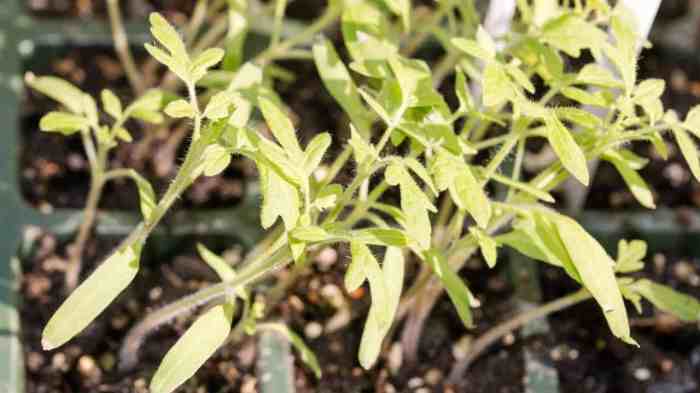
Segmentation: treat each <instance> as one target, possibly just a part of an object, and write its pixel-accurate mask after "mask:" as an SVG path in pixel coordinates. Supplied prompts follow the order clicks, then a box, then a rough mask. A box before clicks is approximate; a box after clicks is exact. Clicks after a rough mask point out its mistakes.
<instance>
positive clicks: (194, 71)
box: [190, 48, 225, 82]
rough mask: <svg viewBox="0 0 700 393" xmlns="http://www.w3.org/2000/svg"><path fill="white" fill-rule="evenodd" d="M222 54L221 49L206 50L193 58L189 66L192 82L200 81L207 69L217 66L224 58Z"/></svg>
mask: <svg viewBox="0 0 700 393" xmlns="http://www.w3.org/2000/svg"><path fill="white" fill-rule="evenodd" d="M224 53H225V52H224V50H223V49H221V48H208V49H206V50H205V51H204V52H202V53H200V54H199V55H198V56H197V57H195V58H194V60H193V61H192V65H191V66H190V75H191V78H192V79H191V80H192V82H197V81H198V80H200V79H202V77H203V76H204V75H205V74H206V73H207V71H208V70H209V68H211V67H213V66H215V65H217V64H219V62H220V61H221V60H222V59H223V58H224Z"/></svg>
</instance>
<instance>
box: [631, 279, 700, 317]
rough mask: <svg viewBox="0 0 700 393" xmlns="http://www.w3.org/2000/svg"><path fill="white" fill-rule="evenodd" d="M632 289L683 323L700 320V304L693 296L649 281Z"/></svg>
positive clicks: (643, 280) (634, 285) (633, 285)
mask: <svg viewBox="0 0 700 393" xmlns="http://www.w3.org/2000/svg"><path fill="white" fill-rule="evenodd" d="M632 288H633V290H634V291H635V292H637V293H638V294H640V295H642V296H643V297H644V298H645V299H647V300H648V301H649V302H651V304H653V305H654V307H656V308H658V309H659V310H662V311H665V312H667V313H670V314H673V315H675V316H676V317H677V318H678V319H680V320H681V321H684V322H695V321H698V320H700V302H698V301H697V300H696V299H695V298H693V297H691V296H688V295H685V294H683V293H680V292H677V291H675V290H674V289H673V288H670V287H667V286H665V285H661V284H657V283H655V282H653V281H650V280H647V279H642V280H639V281H637V282H635V283H634V284H632Z"/></svg>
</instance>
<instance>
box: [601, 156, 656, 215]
mask: <svg viewBox="0 0 700 393" xmlns="http://www.w3.org/2000/svg"><path fill="white" fill-rule="evenodd" d="M603 157H604V158H605V159H606V160H608V161H610V162H611V163H612V164H613V165H614V166H615V169H617V171H618V172H620V175H622V178H623V179H624V180H625V183H626V184H627V187H629V189H630V191H631V192H632V195H634V197H635V198H636V199H637V200H638V201H639V203H640V204H641V205H642V206H644V207H646V208H649V209H654V208H656V205H655V204H654V195H653V194H652V192H651V190H650V189H649V186H648V185H647V183H646V182H645V181H644V179H643V178H642V177H641V176H640V175H639V173H637V171H635V170H634V169H632V168H631V167H630V165H629V163H628V162H627V161H626V160H625V159H624V158H623V157H622V156H621V155H620V154H618V153H617V152H609V153H606V154H605V155H604V156H603Z"/></svg>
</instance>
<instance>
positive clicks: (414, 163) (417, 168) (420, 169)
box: [402, 157, 438, 196]
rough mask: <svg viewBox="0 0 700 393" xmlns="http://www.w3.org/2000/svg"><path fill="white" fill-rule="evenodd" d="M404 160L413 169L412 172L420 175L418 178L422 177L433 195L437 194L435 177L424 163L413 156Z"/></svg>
mask: <svg viewBox="0 0 700 393" xmlns="http://www.w3.org/2000/svg"><path fill="white" fill-rule="evenodd" d="M402 161H403V163H404V165H406V167H407V168H408V169H410V170H411V172H413V173H415V174H416V176H418V178H420V179H421V180H422V181H423V183H425V185H427V186H428V188H429V189H430V191H431V192H432V193H433V195H435V196H437V194H438V191H437V189H436V188H435V184H433V179H432V178H431V177H430V175H429V174H428V170H427V169H425V167H424V166H423V164H421V163H420V162H418V160H416V159H415V158H412V157H404V158H403V159H402Z"/></svg>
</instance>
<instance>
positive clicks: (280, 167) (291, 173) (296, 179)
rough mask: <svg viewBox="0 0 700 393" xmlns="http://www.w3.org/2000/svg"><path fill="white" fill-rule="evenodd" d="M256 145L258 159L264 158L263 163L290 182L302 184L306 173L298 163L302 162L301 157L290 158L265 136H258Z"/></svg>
mask: <svg viewBox="0 0 700 393" xmlns="http://www.w3.org/2000/svg"><path fill="white" fill-rule="evenodd" d="M256 145H257V148H258V151H259V153H260V154H259V156H260V159H261V160H265V163H266V164H268V166H269V167H270V168H271V169H272V170H274V171H275V172H277V174H278V175H280V176H282V177H283V178H284V179H286V180H287V181H289V182H290V183H291V184H295V185H302V184H304V182H305V181H306V174H305V173H304V172H303V169H302V168H300V165H301V164H303V161H302V160H303V157H301V159H300V160H299V161H296V160H292V159H290V158H289V157H288V156H287V154H286V153H285V151H284V150H282V148H281V147H279V146H278V145H277V144H275V143H274V142H272V141H270V140H268V139H266V138H258V139H257V141H256Z"/></svg>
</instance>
